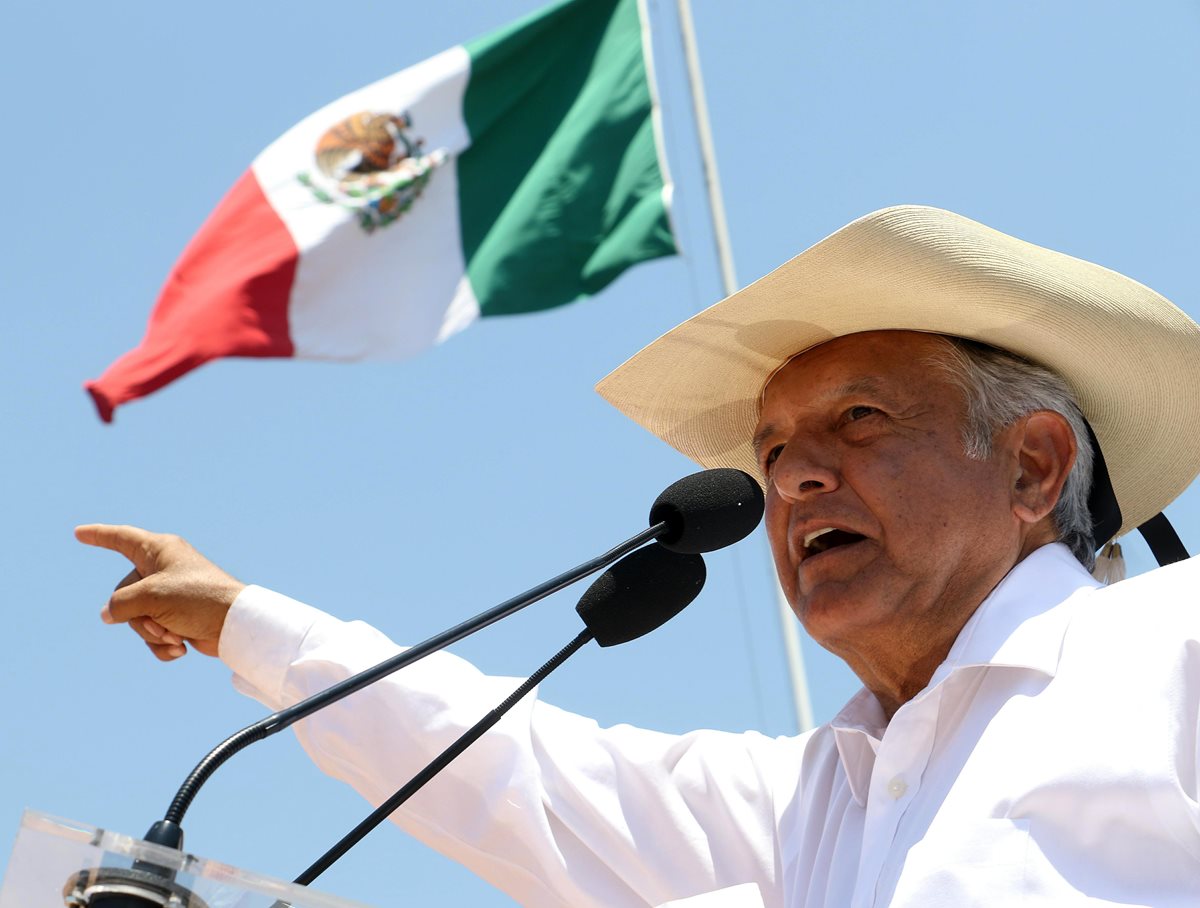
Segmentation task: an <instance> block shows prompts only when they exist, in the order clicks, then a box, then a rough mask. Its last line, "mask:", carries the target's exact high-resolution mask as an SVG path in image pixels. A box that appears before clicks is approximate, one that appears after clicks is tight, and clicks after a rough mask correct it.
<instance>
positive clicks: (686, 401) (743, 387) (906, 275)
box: [596, 205, 1200, 546]
mask: <svg viewBox="0 0 1200 908" xmlns="http://www.w3.org/2000/svg"><path fill="white" fill-rule="evenodd" d="M882 329H899V330H907V331H925V332H933V333H938V334H951V335H956V336H958V337H965V338H970V339H973V340H977V341H982V342H984V343H987V344H991V345H993V346H995V347H1001V348H1003V349H1005V350H1010V351H1012V352H1013V353H1017V354H1019V355H1021V356H1023V357H1025V358H1026V359H1029V360H1032V361H1033V362H1036V363H1040V364H1041V365H1044V366H1046V367H1048V368H1050V369H1052V370H1054V371H1055V372H1057V373H1058V374H1059V375H1061V376H1062V377H1063V378H1064V379H1066V381H1067V382H1068V383H1069V384H1070V385H1071V387H1072V389H1073V390H1074V391H1075V394H1076V395H1077V398H1078V400H1079V403H1080V406H1081V408H1082V410H1083V414H1084V417H1085V418H1086V419H1087V421H1088V423H1089V424H1090V425H1091V427H1092V430H1093V432H1094V434H1095V436H1096V438H1097V439H1098V441H1099V446H1100V450H1101V452H1102V458H1103V461H1104V462H1106V463H1107V471H1108V474H1109V478H1110V479H1111V493H1109V492H1108V491H1107V489H1103V488H1101V489H1100V491H1099V493H1096V492H1095V490H1094V494H1093V521H1094V523H1095V524H1096V525H1097V528H1098V530H1099V532H1100V533H1103V534H1104V535H1103V536H1101V535H1097V538H1096V543H1097V545H1098V546H1099V545H1101V544H1102V543H1104V542H1105V541H1107V540H1108V539H1110V538H1112V537H1113V536H1116V535H1120V534H1123V533H1126V532H1128V531H1129V530H1131V529H1133V528H1134V527H1138V526H1140V525H1142V524H1144V523H1145V522H1146V521H1147V520H1148V519H1150V518H1152V517H1154V515H1157V514H1158V513H1159V512H1160V511H1162V509H1163V508H1164V507H1166V505H1167V504H1168V503H1169V502H1170V501H1171V500H1172V499H1174V498H1175V497H1176V496H1177V495H1178V494H1179V493H1180V492H1182V491H1183V490H1184V489H1185V488H1186V487H1187V485H1188V483H1190V482H1191V481H1192V479H1193V478H1194V477H1195V476H1196V474H1197V473H1198V472H1200V326H1198V325H1197V324H1196V323H1195V322H1193V321H1192V320H1191V319H1190V318H1189V317H1188V316H1187V315H1186V314H1184V313H1183V312H1182V311H1181V310H1180V309H1178V308H1177V307H1176V306H1174V305H1173V304H1172V303H1170V302H1169V301H1168V300H1166V299H1164V298H1163V297H1162V296H1159V295H1158V294H1157V293H1155V292H1154V291H1153V290H1151V289H1149V288H1148V287H1144V286H1142V285H1141V284H1139V283H1138V282H1137V281H1134V280H1131V279H1130V278H1127V277H1125V276H1124V275H1121V274H1117V273H1116V272H1114V271H1109V270H1108V269H1107V268H1102V267H1100V266H1099V265H1094V264H1092V263H1090V262H1085V261H1081V260H1080V259H1076V258H1072V257H1071V256H1068V255H1063V254H1062V253H1059V252H1054V251H1052V250H1049V249H1043V248H1042V247H1040V246H1035V245H1033V244H1032V243H1027V242H1025V241H1023V240H1018V239H1016V238H1014V237H1011V236H1007V235H1006V234H1003V233H1000V232H999V231H997V230H992V229H991V228H990V227H985V226H984V225H982V224H978V223H976V222H975V221H971V220H969V219H967V218H965V217H962V216H961V215H957V214H953V213H951V212H949V211H942V210H940V209H937V208H926V207H921V206H910V205H906V206H900V207H896V208H885V209H883V210H881V211H876V212H873V213H871V214H868V215H866V216H865V217H863V218H860V219H859V220H857V221H854V222H853V223H851V224H849V225H847V226H846V227H843V228H842V229H841V230H839V231H837V232H836V233H834V234H832V235H831V236H829V237H827V238H825V239H824V240H821V242H819V243H817V244H816V245H815V246H813V247H811V248H810V249H807V250H806V251H804V252H802V253H800V254H799V255H797V256H796V257H795V258H793V259H792V260H791V261H789V262H787V263H786V264H784V265H782V266H781V267H779V268H777V269H775V270H774V271H772V272H771V273H770V274H768V275H767V276H766V277H764V278H762V279H760V280H758V281H755V282H754V283H753V284H751V285H750V286H749V287H746V288H745V289H744V290H741V291H739V292H737V293H735V294H733V296H731V297H729V298H728V299H726V300H723V301H722V302H719V303H717V304H716V305H714V306H711V307H709V308H708V309H706V310H705V311H704V312H701V313H700V314H699V315H697V316H695V317H693V318H691V319H688V320H687V321H686V322H684V323H683V324H681V325H679V326H677V327H676V328H674V329H673V330H671V331H669V332H668V333H667V334H664V335H663V336H662V337H660V338H659V339H658V340H656V341H654V343H652V344H650V345H649V346H647V347H645V348H644V349H643V350H641V351H640V352H638V353H637V354H635V355H634V356H633V357H632V358H631V359H630V360H629V361H628V362H626V363H625V364H624V365H622V366H620V367H619V368H618V369H616V370H615V371H613V372H612V373H611V374H609V375H608V376H607V377H605V378H604V379H603V380H602V381H601V382H600V383H599V384H598V385H597V386H596V390H597V391H599V392H600V394H601V395H603V396H604V398H605V399H607V400H608V401H609V402H610V403H612V404H613V405H614V406H616V407H617V408H618V409H619V410H621V411H622V412H623V413H625V414H626V415H627V416H629V417H631V418H632V419H634V420H635V421H637V422H638V423H639V424H641V425H642V426H644V427H645V428H647V429H649V430H650V431H651V432H653V433H654V434H655V435H657V436H658V437H659V438H661V439H663V440H664V441H665V442H667V443H668V444H670V445H672V446H673V447H675V448H676V449H678V450H679V451H681V452H682V453H684V454H686V455H687V456H688V457H690V458H692V459H693V460H695V461H696V462H697V463H699V464H701V465H702V466H704V467H737V468H740V469H742V470H746V471H747V472H749V473H750V474H751V475H758V470H757V467H756V463H755V458H754V454H753V451H752V450H751V446H750V439H751V436H752V435H753V433H754V430H755V424H756V423H757V420H758V415H759V400H760V396H761V394H762V390H763V386H764V384H765V383H766V381H767V380H768V379H769V378H770V376H771V375H772V374H773V373H774V372H775V370H776V369H778V368H779V367H780V366H781V365H783V364H784V363H785V362H786V361H787V360H788V359H790V358H791V357H792V356H794V355H795V354H797V353H799V352H801V351H804V350H807V349H808V348H810V347H813V346H815V345H817V344H821V343H823V342H825V341H828V340H831V339H833V338H835V337H841V336H843V335H847V334H855V333H857V332H860V331H875V330H882ZM1102 471H1103V466H1102V467H1101V472H1102ZM1096 485H1097V486H1099V487H1102V486H1104V485H1106V483H1105V482H1104V479H1103V477H1102V476H1098V480H1097V483H1096ZM1114 496H1115V500H1114ZM1105 498H1107V499H1108V500H1107V502H1105V501H1104V499H1105ZM1105 509H1107V515H1105V514H1104V513H1101V512H1103V511H1105ZM1117 509H1119V510H1117Z"/></svg>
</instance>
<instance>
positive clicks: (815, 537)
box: [755, 331, 1020, 657]
mask: <svg viewBox="0 0 1200 908" xmlns="http://www.w3.org/2000/svg"><path fill="white" fill-rule="evenodd" d="M941 343H942V342H941V341H939V340H937V339H936V338H934V337H931V336H929V335H924V334H919V333H914V332H907V331H875V332H868V333H864V334H854V335H850V336H847V337H842V338H839V339H837V340H834V341H830V342H829V343H826V344H822V345H821V346H819V347H816V348H814V349H812V350H809V351H808V352H806V353H804V354H802V355H801V356H798V357H796V358H795V359H794V360H792V361H791V362H790V363H789V364H788V365H787V366H785V367H784V368H783V369H781V370H780V371H779V372H778V373H777V374H776V375H775V376H774V378H772V379H771V381H770V383H769V384H768V385H767V388H766V391H765V394H764V397H763V407H762V416H761V418H760V420H759V424H758V431H757V432H756V436H755V446H756V448H757V451H758V455H759V466H760V469H762V470H763V472H764V474H765V476H766V477H767V513H766V525H767V534H768V536H769V537H770V540H771V548H772V552H773V554H774V558H775V565H776V568H777V570H778V572H779V578H780V582H781V584H782V586H783V590H784V593H785V594H786V595H787V598H788V601H789V602H790V603H791V605H792V609H793V610H794V611H795V613H796V615H797V616H798V617H799V618H800V620H801V622H803V624H804V626H805V628H806V629H807V630H808V632H809V633H810V634H811V635H812V636H813V638H814V639H816V640H817V641H818V642H820V643H821V644H822V645H824V646H826V647H827V648H829V649H831V650H832V651H834V652H835V653H838V654H839V655H842V656H843V657H847V656H849V655H851V654H852V653H853V652H854V651H855V650H856V649H858V648H859V646H860V645H862V642H863V641H864V640H874V641H876V643H878V641H879V640H889V641H895V643H896V644H897V645H904V644H910V645H913V646H919V642H920V637H921V635H922V633H924V632H925V631H927V630H928V629H931V628H944V627H946V626H948V625H949V626H954V630H955V632H957V629H958V628H959V627H961V624H962V623H963V622H965V620H966V619H967V617H969V616H970V614H971V613H972V612H973V611H974V609H975V607H976V606H977V605H978V604H979V602H980V601H982V599H983V598H984V597H985V596H986V595H987V593H988V592H989V591H990V590H991V588H992V587H993V586H994V585H995V584H996V583H997V582H999V580H1000V579H1001V578H1002V577H1003V576H1004V574H1005V573H1006V572H1007V571H1008V569H1009V568H1010V567H1011V566H1012V565H1013V563H1015V561H1016V560H1017V558H1018V550H1019V545H1020V543H1019V538H1018V521H1017V519H1016V517H1015V515H1014V513H1013V508H1012V497H1011V492H1012V488H1013V484H1014V483H1015V482H1016V479H1017V475H1018V470H1017V460H1016V458H1015V456H1014V455H1013V454H1012V452H1011V451H1010V450H1009V447H1008V446H1007V445H1006V444H1004V443H1003V438H1001V439H997V445H996V451H995V453H994V454H993V456H992V457H990V458H989V459H988V460H985V461H980V460H972V459H970V458H968V457H967V456H966V454H965V453H964V451H963V441H962V426H963V419H964V414H965V404H964V401H963V396H962V392H961V391H960V390H959V389H957V388H956V387H954V386H953V385H952V384H950V382H949V381H948V380H947V379H946V378H945V377H944V375H943V374H942V373H941V372H940V370H937V369H934V368H931V367H930V366H928V365H927V364H926V362H925V361H926V359H927V358H928V356H929V355H930V354H931V353H933V352H934V351H935V350H937V349H938V347H939V344H941ZM1002 436H1003V433H1002ZM829 530H832V531H831V532H826V531H829Z"/></svg>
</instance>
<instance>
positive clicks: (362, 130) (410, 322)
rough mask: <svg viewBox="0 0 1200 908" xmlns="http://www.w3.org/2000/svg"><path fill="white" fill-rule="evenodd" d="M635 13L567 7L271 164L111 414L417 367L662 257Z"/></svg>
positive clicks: (190, 260) (667, 243)
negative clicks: (282, 362) (270, 381)
mask: <svg viewBox="0 0 1200 908" xmlns="http://www.w3.org/2000/svg"><path fill="white" fill-rule="evenodd" d="M643 2H644V0H641V2H639V0H565V2H559V3H555V4H553V5H552V6H550V7H547V8H546V9H543V10H541V11H539V12H535V13H533V14H531V15H529V16H527V17H526V18H524V19H522V20H520V21H519V22H516V23H514V24H512V25H510V26H508V27H506V28H503V29H501V30H499V31H497V32H494V33H492V34H490V35H486V36H484V37H483V38H480V39H478V40H476V41H473V42H471V43H469V44H466V45H463V46H460V47H455V48H452V49H451V50H448V51H445V52H444V53H441V54H438V55H437V56H435V57H432V58H431V59H429V60H426V61H424V62H422V63H418V64H417V65H416V66H412V67H410V68H408V69H405V70H403V71H402V72H399V73H396V74H395V75H393V76H389V77H388V78H385V79H382V80H381V81H379V82H376V83H374V84H373V85H369V86H367V87H366V88H363V89H360V90H359V91H356V92H353V93H351V94H349V95H347V96H345V97H343V98H341V99H339V100H337V101H334V102H333V103H332V104H330V105H328V106H327V107H324V108H322V109H321V110H319V111H317V112H316V113H314V114H312V115H311V116H309V117H307V118H306V119H305V120H303V121H302V122H300V123H299V124H297V125H296V126H294V127H292V129H290V130H288V132H287V133H286V134H284V135H283V136H282V137H281V138H280V139H278V140H277V141H276V142H274V143H273V144H272V145H271V146H269V147H268V148H267V149H266V150H265V151H263V152H262V153H261V154H260V155H259V156H258V158H257V159H256V160H255V161H254V163H253V165H252V166H251V167H250V169H249V170H248V171H247V172H246V173H245V174H243V175H242V177H241V178H240V179H239V180H238V181H237V183H236V184H235V185H234V187H233V188H232V189H231V190H230V191H229V193H228V195H226V197H225V198H224V199H223V200H222V201H221V202H220V204H218V206H217V208H216V210H215V211H213V213H212V214H211V215H210V216H209V218H208V220H207V222H206V223H205V224H204V225H203V226H202V227H201V229H200V231H199V233H197V234H196V236H195V237H193V239H192V240H191V242H190V243H189V244H188V245H187V247H186V248H185V249H184V251H183V254H182V256H181V257H180V259H179V261H178V262H177V263H176V264H175V267H174V268H173V269H172V270H171V272H170V274H169V275H168V277H167V280H166V284H165V285H164V287H163V290H162V293H161V295H160V296H159V299H158V302H157V303H156V304H155V307H154V310H153V311H152V313H151V315H150V322H149V326H148V328H147V331H146V335H145V337H144V338H143V340H142V342H141V344H140V345H139V346H138V347H137V348H136V349H134V350H132V351H131V352H129V353H127V354H125V355H124V356H123V357H121V358H120V359H118V360H117V361H116V362H115V363H114V364H113V365H112V366H110V367H109V369H108V370H107V371H106V372H105V373H104V374H103V375H102V376H101V377H100V378H98V379H96V380H95V381H90V382H87V383H86V385H85V387H86V388H87V390H88V392H89V393H90V394H91V395H92V398H93V400H94V401H95V403H96V406H97V408H98V410H99V412H100V417H101V419H103V420H104V421H105V422H109V421H111V420H112V415H113V410H114V409H115V408H116V407H117V406H119V405H120V404H123V403H125V402H126V401H129V400H133V399H135V398H138V397H141V396H143V395H146V394H149V393H150V392H152V391H155V390H157V389H158V388H161V387H162V386H163V385H165V384H167V383H168V382H170V381H172V380H173V379H175V378H178V377H179V376H181V375H183V374H184V373H186V372H188V371H190V370H192V369H194V368H196V367H197V366H200V365H202V364H204V363H206V362H208V361H210V360H213V359H217V358H219V357H223V356H294V357H303V358H307V359H327V360H365V359H398V358H403V357H407V356H411V355H412V354H415V353H417V352H419V351H421V350H424V349H425V348H427V347H430V346H432V345H434V344H436V343H439V342H440V341H442V340H444V339H446V338H447V337H449V336H450V335H452V334H454V333H455V332H457V331H460V330H462V329H463V328H465V327H466V326H467V325H469V324H471V323H472V322H474V321H475V320H476V319H478V318H480V317H487V316H492V315H508V314H512V313H519V312H531V311H535V310H540V309H549V308H551V307H554V306H560V305H563V304H565V303H569V302H571V301H572V300H575V299H577V298H579V297H581V296H586V295H589V294H593V293H596V292H598V291H599V290H601V289H602V288H603V287H605V286H607V285H608V284H609V283H610V282H611V281H613V280H614V279H615V278H616V277H617V276H618V275H619V274H620V273H621V272H622V271H624V270H625V269H626V268H628V267H629V266H630V265H633V264H635V263H637V262H640V261H644V260H646V259H652V258H656V257H658V256H664V255H671V254H673V253H674V252H675V251H676V250H675V242H674V239H673V237H672V234H671V228H670V223H669V220H668V215H667V211H668V203H669V200H670V193H671V186H670V183H669V181H668V178H667V169H666V163H665V160H664V158H663V153H662V145H661V137H660V134H659V133H660V130H659V119H658V109H657V98H656V96H655V89H654V85H653V82H652V77H651V73H652V70H651V56H650V43H649V32H648V25H647V21H646V18H645V10H644V8H643V7H642V3H643Z"/></svg>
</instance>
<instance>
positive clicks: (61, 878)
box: [0, 810, 368, 908]
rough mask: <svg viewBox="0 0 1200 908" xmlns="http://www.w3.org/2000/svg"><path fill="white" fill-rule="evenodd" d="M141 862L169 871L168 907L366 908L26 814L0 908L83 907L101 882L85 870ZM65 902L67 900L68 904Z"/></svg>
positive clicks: (118, 836) (92, 829)
mask: <svg viewBox="0 0 1200 908" xmlns="http://www.w3.org/2000/svg"><path fill="white" fill-rule="evenodd" d="M135 861H144V862H148V863H150V864H154V865H157V866H159V867H163V868H166V869H167V870H170V871H174V872H175V878H174V882H175V884H176V885H177V886H178V887H180V890H181V891H184V892H190V893H192V894H193V895H194V896H195V898H194V899H192V900H191V901H190V902H189V901H181V900H178V899H175V900H171V899H170V897H169V896H168V897H167V900H166V901H164V905H167V906H170V908H271V906H273V905H275V904H276V902H282V903H284V904H289V905H292V906H294V908H368V906H366V905H363V904H362V903H361V902H350V901H347V900H345V899H338V898H334V897H333V896H331V895H326V894H323V893H320V892H314V891H313V890H311V889H307V888H305V887H304V886H296V885H294V884H292V883H287V882H284V881H283V880H276V879H272V878H271V877H265V876H260V875H258V874H254V873H250V872H248V871H245V870H239V869H238V868H237V867H231V866H229V865H228V864H220V863H218V862H216V861H209V860H205V859H204V858H198V857H195V856H193V855H190V854H188V853H186V852H179V851H175V850H173V849H170V848H164V847H163V846H161V845H153V844H151V843H149V842H144V841H142V840H141V839H135V838H133V837H132V836H127V835H121V834H120V833H116V832H109V831H108V830H104V829H97V828H96V827H94V826H88V825H87V824H85V823H75V822H73V821H70V820H60V819H58V818H56V817H51V816H47V815H46V814H43V813H38V812H36V811H32V810H27V811H25V814H24V816H23V817H22V818H21V828H20V831H19V832H18V834H17V842H16V845H15V846H13V852H12V857H11V859H10V860H9V863H8V871H7V872H6V873H5V875H4V882H3V888H0V908H64V906H72V905H81V904H86V901H80V899H81V898H84V899H85V898H86V897H87V892H88V887H89V885H93V886H94V884H95V881H96V880H97V879H103V877H104V876H105V875H104V874H103V873H101V874H99V875H97V874H96V873H91V871H95V870H98V869H100V868H118V869H121V870H128V869H131V868H133V866H134V862H135ZM72 899H74V900H75V901H74V902H72Z"/></svg>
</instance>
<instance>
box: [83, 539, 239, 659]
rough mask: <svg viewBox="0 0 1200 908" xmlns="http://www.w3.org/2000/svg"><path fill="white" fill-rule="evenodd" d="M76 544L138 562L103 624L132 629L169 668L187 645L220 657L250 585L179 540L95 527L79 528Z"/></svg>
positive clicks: (108, 607) (109, 606)
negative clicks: (228, 618)
mask: <svg viewBox="0 0 1200 908" xmlns="http://www.w3.org/2000/svg"><path fill="white" fill-rule="evenodd" d="M75 538H76V539H78V540H79V541H80V542H83V543H86V544H87V545H94V546H99V547H100V548H105V549H111V550H112V551H114V552H118V553H120V554H122V555H124V556H125V557H126V558H128V559H129V560H130V561H131V562H133V570H132V571H130V572H129V574H128V575H126V577H125V579H124V580H122V581H121V582H120V583H118V584H117V588H116V589H115V590H114V591H113V594H112V596H111V597H110V598H109V600H108V604H107V605H105V606H104V609H103V610H102V611H101V613H100V617H101V618H102V619H103V620H104V621H106V622H108V623H109V624H128V625H129V626H130V627H131V628H133V630H134V631H136V632H137V634H138V635H139V636H140V637H141V638H142V639H143V640H145V641H146V645H147V646H148V647H150V650H151V652H153V653H154V655H156V656H157V657H158V658H159V659H162V660H163V661H164V662H167V661H170V660H172V659H178V658H179V657H180V656H182V655H183V654H184V653H186V652H187V647H186V645H185V642H186V643H190V644H191V645H192V646H193V647H195V649H196V650H197V651H198V652H201V653H204V654H205V655H206V656H215V655H217V643H218V641H219V640H220V638H221V628H222V627H224V625H225V615H226V614H227V613H228V612H229V607H230V606H231V605H233V600H234V599H236V598H237V596H238V593H240V592H241V591H242V590H243V589H245V587H246V584H244V583H241V582H239V581H237V580H235V579H234V578H233V577H230V576H229V575H228V574H226V573H225V572H224V571H223V570H221V569H220V568H219V567H217V566H216V565H215V564H213V563H212V562H211V561H209V560H208V559H207V558H205V557H204V556H203V555H201V554H200V553H199V552H197V551H196V550H195V549H194V548H192V547H191V545H189V544H188V543H187V542H186V541H185V540H183V539H181V538H180V537H179V536H172V535H168V534H163V533H151V532H149V531H147V530H142V529H139V528H137V527H131V526H111V525H108V524H100V523H93V524H87V525H85V526H80V527H76V528H75Z"/></svg>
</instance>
